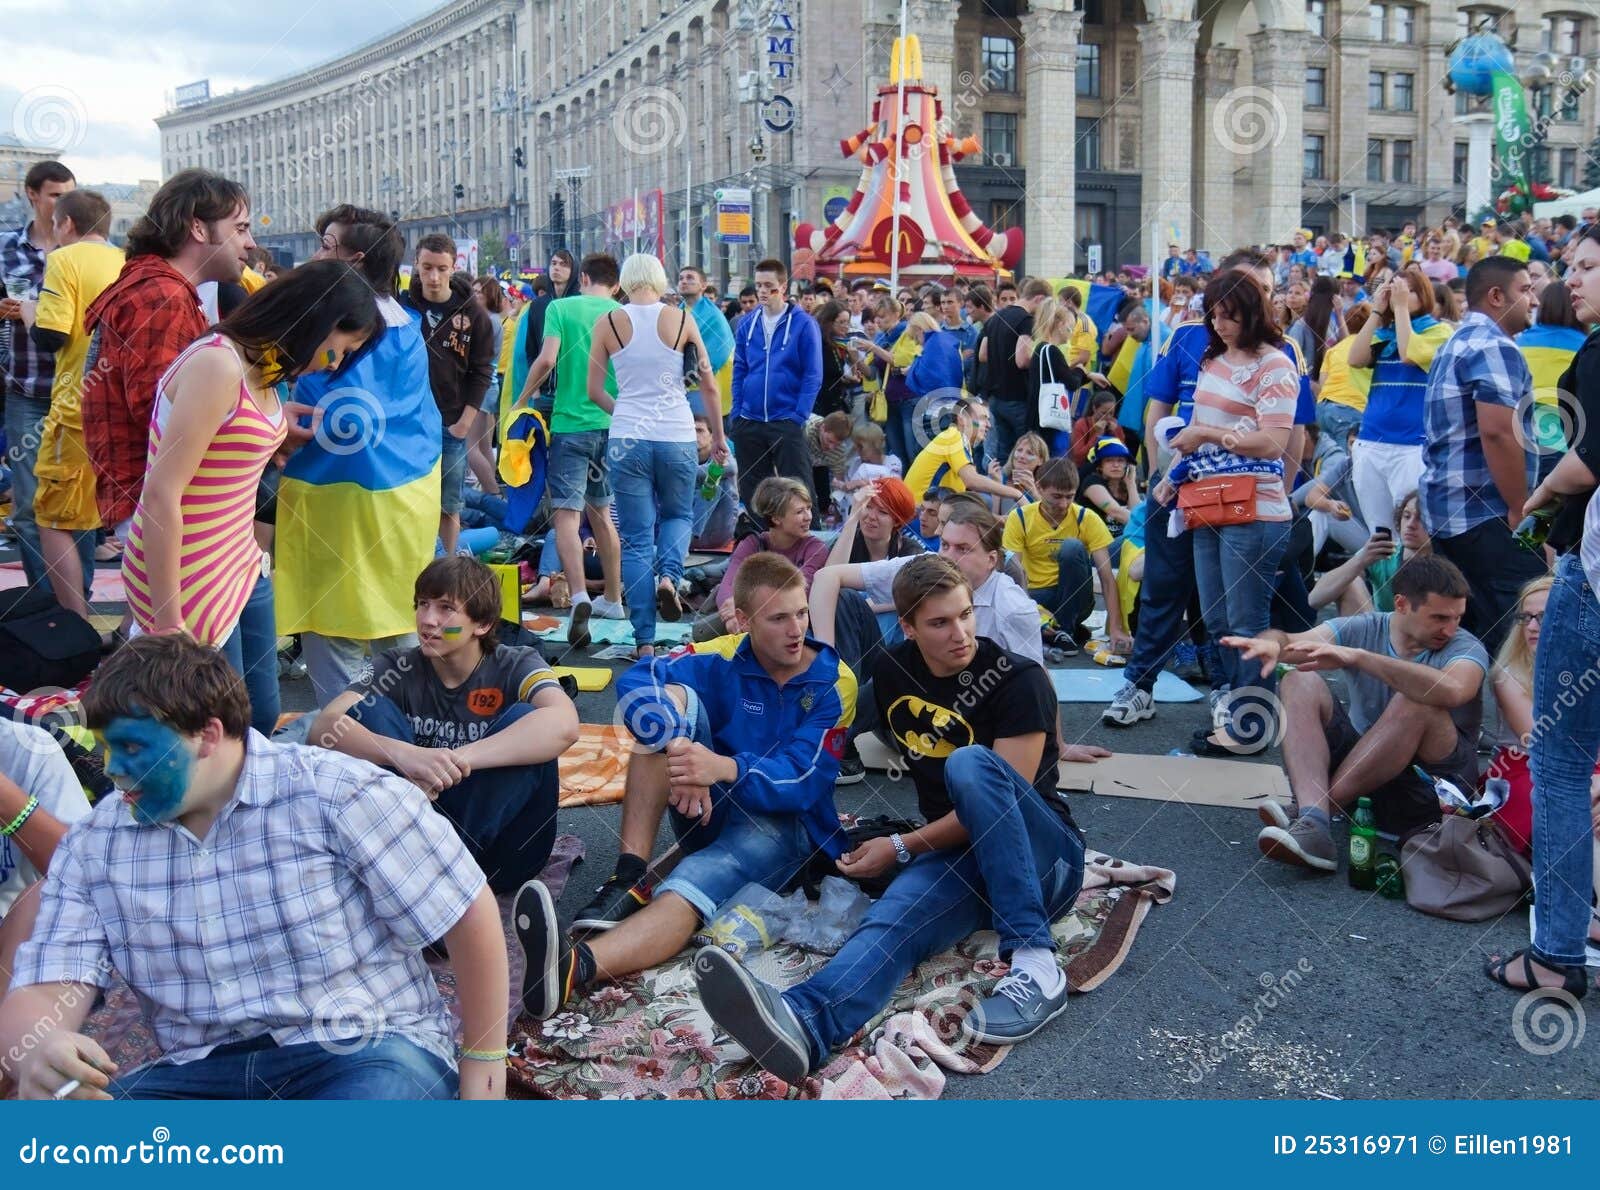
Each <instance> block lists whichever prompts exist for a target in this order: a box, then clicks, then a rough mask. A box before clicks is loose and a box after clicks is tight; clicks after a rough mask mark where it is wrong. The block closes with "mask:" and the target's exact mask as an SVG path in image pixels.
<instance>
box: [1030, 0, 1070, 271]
mask: <svg viewBox="0 0 1600 1190" xmlns="http://www.w3.org/2000/svg"><path fill="white" fill-rule="evenodd" d="M1057 2H1059V0H1057ZM1018 23H1019V25H1020V27H1021V29H1022V47H1021V53H1022V80H1023V81H1022V94H1023V98H1024V99H1025V100H1026V101H1027V110H1026V111H1025V112H1024V114H1023V116H1022V125H1023V126H1022V167H1023V169H1024V170H1025V171H1026V173H1027V179H1028V184H1027V194H1026V205H1025V206H1024V208H1023V217H1022V223H1023V234H1024V236H1025V239H1024V246H1023V251H1024V254H1025V260H1026V263H1027V268H1028V272H1029V273H1031V274H1033V275H1035V276H1044V277H1059V276H1062V275H1064V274H1067V273H1071V272H1073V271H1074V269H1075V267H1076V264H1077V261H1076V259H1075V257H1076V250H1075V249H1076V240H1077V212H1076V199H1075V194H1076V189H1075V185H1074V181H1073V171H1074V167H1075V164H1076V162H1075V159H1074V156H1073V142H1074V139H1075V136H1076V130H1077V126H1078V122H1077V113H1078V89H1077V71H1078V34H1079V33H1080V32H1081V31H1082V29H1083V14H1082V13H1080V12H1073V11H1065V10H1062V9H1049V8H1046V7H1044V5H1043V4H1042V3H1040V2H1039V0H1035V2H1034V4H1033V5H1032V11H1031V12H1029V13H1028V15H1027V16H1025V17H1023V18H1022V19H1021V20H1020V21H1019V22H1018Z"/></svg>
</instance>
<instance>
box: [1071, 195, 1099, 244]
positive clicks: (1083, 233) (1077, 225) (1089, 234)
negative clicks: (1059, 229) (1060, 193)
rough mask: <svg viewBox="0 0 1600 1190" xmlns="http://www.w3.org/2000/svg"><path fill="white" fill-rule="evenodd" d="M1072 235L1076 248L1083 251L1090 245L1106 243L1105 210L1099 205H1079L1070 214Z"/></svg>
mask: <svg viewBox="0 0 1600 1190" xmlns="http://www.w3.org/2000/svg"><path fill="white" fill-rule="evenodd" d="M1072 222H1073V229H1072V230H1073V234H1074V236H1075V237H1076V239H1077V241H1078V246H1079V247H1080V248H1083V249H1085V250H1087V249H1088V247H1089V245H1090V244H1101V245H1104V244H1105V242H1106V209H1105V207H1104V206H1103V205H1101V204H1100V203H1079V204H1078V206H1077V207H1075V208H1074V209H1073V212H1072Z"/></svg>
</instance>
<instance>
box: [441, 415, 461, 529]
mask: <svg viewBox="0 0 1600 1190" xmlns="http://www.w3.org/2000/svg"><path fill="white" fill-rule="evenodd" d="M466 482H467V440H466V439H465V438H457V437H456V436H455V435H454V434H452V433H451V432H450V430H449V428H448V427H446V429H445V430H444V438H443V439H442V442H441V449H440V455H439V511H440V512H443V513H446V514H447V515H450V516H459V515H460V514H461V492H462V489H463V488H464V487H465V486H466Z"/></svg>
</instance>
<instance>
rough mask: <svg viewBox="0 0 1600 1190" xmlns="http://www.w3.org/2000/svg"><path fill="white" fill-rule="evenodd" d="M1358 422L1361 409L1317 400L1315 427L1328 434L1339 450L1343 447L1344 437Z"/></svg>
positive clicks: (1335, 402)
mask: <svg viewBox="0 0 1600 1190" xmlns="http://www.w3.org/2000/svg"><path fill="white" fill-rule="evenodd" d="M1360 424H1361V410H1359V409H1352V408H1351V407H1350V406H1348V405H1341V404H1339V403H1338V402H1337V401H1318V402H1317V428H1318V429H1320V430H1321V431H1322V432H1323V433H1324V434H1328V435H1330V436H1331V437H1332V438H1333V440H1334V441H1335V442H1337V443H1338V444H1339V449H1340V450H1343V449H1344V448H1345V445H1344V443H1345V439H1346V438H1347V437H1348V436H1349V434H1350V431H1351V430H1353V429H1355V428H1356V427H1357V426H1359V425H1360Z"/></svg>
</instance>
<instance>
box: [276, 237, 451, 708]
mask: <svg viewBox="0 0 1600 1190" xmlns="http://www.w3.org/2000/svg"><path fill="white" fill-rule="evenodd" d="M317 222H318V231H319V232H320V233H321V234H322V236H323V248H322V250H320V251H319V252H318V253H317V256H318V257H322V256H335V257H338V258H340V259H344V260H349V261H351V262H352V263H354V264H356V266H357V267H358V268H360V269H361V271H362V273H363V275H365V276H366V277H367V279H368V281H370V282H372V283H373V286H374V288H375V289H377V290H378V309H379V311H380V313H381V314H382V316H383V321H384V324H385V329H384V331H383V333H382V334H381V335H377V336H375V337H374V338H373V340H372V341H371V342H370V343H369V344H368V346H367V349H366V351H365V352H363V353H362V355H361V356H360V358H359V359H357V360H355V361H354V362H353V363H352V364H351V365H349V366H348V367H346V368H345V369H344V371H343V372H341V373H340V374H339V375H338V377H337V378H335V377H333V376H332V375H331V374H325V373H318V374H314V375H310V376H306V377H303V378H302V379H301V380H300V381H299V382H298V383H297V384H296V385H295V390H294V399H295V400H296V401H300V402H303V403H305V404H307V405H310V406H312V407H313V408H314V409H316V410H317V414H318V416H319V417H320V423H319V424H318V425H317V430H316V433H315V434H314V435H313V437H312V440H311V441H310V442H308V443H306V444H305V445H304V446H302V447H301V448H300V449H299V450H297V451H296V452H295V453H294V454H293V455H292V456H291V457H290V459H289V462H288V464H287V465H286V466H285V467H284V471H283V478H282V481H281V482H280V484H279V487H278V516H277V537H276V551H275V552H276V573H275V576H274V584H273V585H274V589H275V591H274V593H275V595H276V597H277V612H278V631H279V632H280V633H283V634H290V633H300V634H302V635H301V647H302V652H303V655H304V657H305V660H306V667H307V669H308V671H309V673H310V676H311V680H312V684H313V685H314V686H315V687H316V695H317V701H318V704H319V705H321V704H325V703H327V702H328V700H330V699H331V698H333V697H334V695H336V694H338V693H340V692H341V691H343V690H344V689H345V687H346V686H348V684H349V683H350V682H351V681H353V680H354V678H355V676H356V674H357V673H358V672H359V670H360V667H361V664H362V661H363V658H364V656H365V654H366V652H367V651H368V649H369V648H370V649H371V650H373V651H377V650H379V649H382V648H388V647H390V646H391V645H394V644H400V643H406V642H408V641H412V637H411V634H412V633H413V632H414V631H415V628H416V616H415V613H414V611H413V608H412V598H411V588H412V580H413V579H415V578H416V576H417V575H418V574H420V573H421V572H422V569H423V567H425V566H426V565H427V564H428V563H429V562H431V561H432V560H433V555H434V546H435V537H436V533H437V528H438V523H439V453H440V447H439V443H440V440H441V435H442V433H443V430H442V426H441V424H440V420H439V407H438V405H437V404H436V403H435V402H434V399H433V389H432V387H431V386H430V385H429V382H428V349H427V346H426V344H424V343H423V341H422V335H421V333H420V332H419V331H418V329H417V326H416V323H415V322H413V321H412V319H411V318H410V317H409V316H408V315H407V314H406V312H405V310H404V309H403V308H402V307H401V306H400V303H399V302H397V301H395V299H394V296H393V293H394V288H393V285H394V278H395V276H396V275H397V271H398V268H399V264H400V256H401V253H402V251H403V248H404V245H403V241H402V240H401V238H400V233H399V231H398V229H396V228H395V226H394V224H393V222H391V221H390V220H389V219H388V218H387V217H385V216H383V215H381V214H379V213H378V212H376V211H364V210H361V209H359V208H355V207H336V208H335V209H334V210H332V211H330V212H328V213H327V214H325V215H323V216H322V218H321V219H319V220H318V221H317ZM330 239H331V241H332V247H329V243H330ZM413 643H414V642H413Z"/></svg>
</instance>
